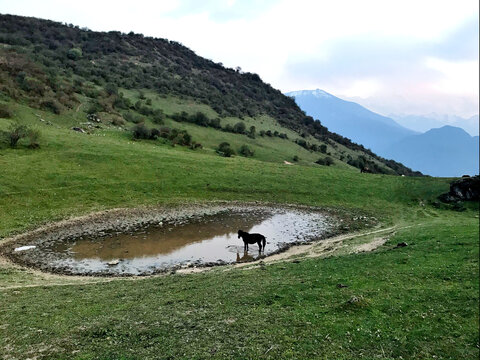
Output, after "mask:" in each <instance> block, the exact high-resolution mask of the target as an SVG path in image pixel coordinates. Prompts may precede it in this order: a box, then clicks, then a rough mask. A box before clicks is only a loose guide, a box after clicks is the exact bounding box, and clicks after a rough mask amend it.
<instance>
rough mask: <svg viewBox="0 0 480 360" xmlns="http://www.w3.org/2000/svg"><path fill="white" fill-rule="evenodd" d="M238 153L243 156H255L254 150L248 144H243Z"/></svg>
mask: <svg viewBox="0 0 480 360" xmlns="http://www.w3.org/2000/svg"><path fill="white" fill-rule="evenodd" d="M238 153H239V154H240V155H242V156H245V157H249V156H253V154H254V151H253V150H252V149H250V147H249V146H248V145H242V146H241V147H240V149H239V150H238Z"/></svg>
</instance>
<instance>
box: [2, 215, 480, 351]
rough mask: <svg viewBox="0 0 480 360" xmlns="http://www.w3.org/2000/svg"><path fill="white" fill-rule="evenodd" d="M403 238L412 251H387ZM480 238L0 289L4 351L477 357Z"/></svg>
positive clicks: (442, 226) (438, 229)
mask: <svg viewBox="0 0 480 360" xmlns="http://www.w3.org/2000/svg"><path fill="white" fill-rule="evenodd" d="M400 241H406V242H408V243H409V244H410V245H409V246H408V247H406V248H401V249H394V248H393V246H394V245H395V244H396V243H397V242H400ZM477 241H478V220H477V219H475V218H474V217H473V216H472V213H470V214H469V216H465V215H464V216H445V217H443V216H442V217H441V218H438V219H435V220H433V221H428V222H427V223H425V224H423V225H420V226H416V227H414V228H408V229H404V230H400V231H398V233H397V235H396V236H395V237H394V238H392V239H391V240H390V241H389V242H388V243H387V244H386V245H385V246H384V247H382V248H381V249H380V250H378V251H377V252H374V253H369V254H358V255H348V256H341V257H331V258H327V259H309V260H302V261H301V262H300V263H298V264H297V263H278V264H274V265H268V266H265V267H259V268H255V269H251V270H243V271H242V270H235V271H227V272H223V271H214V272H210V273H205V274H197V275H173V276H167V277H160V278H152V279H144V280H138V281H129V280H119V281H113V282H110V283H103V284H91V285H84V284H80V285H77V286H54V287H36V288H23V289H17V290H10V291H2V292H0V296H1V302H2V304H3V306H2V309H1V310H0V323H1V324H4V327H3V328H2V330H4V333H5V336H3V337H2V338H1V339H0V348H3V349H4V351H5V353H4V354H5V355H6V356H9V355H16V356H18V357H19V358H26V357H29V356H33V354H36V355H38V356H40V358H72V359H119V358H125V359H168V358H184V359H192V358H195V359H201V358H204V359H207V358H218V359H223V358H238V359H258V358H265V359H278V358H295V359H306V358H325V359H358V358H365V359H373V358H380V359H394V358H396V359H399V358H404V359H407V358H409V359H432V358H437V359H475V358H477V357H478V326H479V324H478V315H479V314H478V243H477ZM338 283H342V284H347V285H348V288H343V289H339V288H337V287H336V285H337V284H338ZM353 296H355V297H357V298H358V299H360V301H359V302H357V303H353V304H351V303H349V300H350V299H351V298H352V297H353ZM7 345H8V346H7Z"/></svg>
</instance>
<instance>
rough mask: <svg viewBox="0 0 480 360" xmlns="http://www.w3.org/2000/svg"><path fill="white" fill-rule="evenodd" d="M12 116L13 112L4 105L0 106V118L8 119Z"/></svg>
mask: <svg viewBox="0 0 480 360" xmlns="http://www.w3.org/2000/svg"><path fill="white" fill-rule="evenodd" d="M12 116H13V111H12V110H11V109H10V108H9V107H8V106H7V105H5V104H0V118H4V119H10V118H11V117H12Z"/></svg>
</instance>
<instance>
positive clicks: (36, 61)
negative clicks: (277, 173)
mask: <svg viewBox="0 0 480 360" xmlns="http://www.w3.org/2000/svg"><path fill="white" fill-rule="evenodd" d="M0 45H1V47H0V59H1V61H0V101H2V100H3V101H4V102H9V101H14V102H20V103H26V104H28V105H29V106H31V107H34V108H38V109H43V110H46V111H50V112H52V113H55V114H68V113H69V111H70V112H71V111H78V110H79V109H80V111H83V112H85V113H86V114H92V113H94V114H98V113H100V114H102V116H101V117H100V118H101V119H102V117H103V118H105V119H109V121H114V120H115V121H114V122H115V123H117V124H118V123H121V121H125V120H126V121H127V122H137V123H138V122H142V121H150V120H152V121H154V122H155V121H156V122H157V123H159V122H162V121H164V120H163V117H162V116H161V115H162V112H163V111H164V110H165V108H164V107H157V108H155V103H154V100H155V99H156V98H158V99H159V101H160V102H161V98H171V97H173V98H175V99H176V100H178V101H180V102H182V101H183V102H184V103H191V102H192V101H193V102H194V103H196V104H197V105H206V106H208V109H211V116H212V117H217V116H218V117H219V118H220V119H222V121H223V119H228V118H235V119H237V120H241V119H248V121H250V122H253V123H255V125H254V126H256V127H259V124H258V121H259V118H261V117H262V116H268V117H269V118H270V119H272V121H273V123H274V124H277V125H278V126H280V127H282V128H284V129H289V130H290V131H293V132H294V133H295V134H296V135H295V138H291V137H290V140H291V141H293V142H295V143H296V144H297V145H299V146H298V147H299V148H300V147H302V148H304V149H306V150H307V151H309V152H313V153H318V154H317V155H316V157H317V158H321V159H322V161H323V162H325V156H326V155H329V156H332V157H333V158H335V159H336V162H337V163H339V162H342V163H347V162H350V165H353V166H356V167H361V166H366V165H368V167H369V168H370V169H371V170H372V171H374V172H380V173H388V174H405V175H420V174H419V173H417V172H413V171H412V170H411V169H408V168H406V167H404V166H403V165H402V164H399V163H396V162H394V161H387V160H385V159H383V158H381V157H379V156H377V155H375V154H374V153H373V152H371V151H369V150H367V149H364V148H363V146H361V145H357V144H355V143H353V142H351V141H350V140H349V139H346V138H344V137H342V136H340V135H338V134H335V133H332V132H330V131H328V129H327V128H326V127H324V126H323V125H322V124H321V123H320V122H319V121H315V120H314V119H313V118H312V117H310V116H307V115H305V113H304V112H302V111H301V110H300V109H299V107H298V106H297V105H296V104H295V102H294V101H293V100H292V99H291V98H289V97H287V96H284V95H283V94H281V92H280V91H278V90H276V89H274V88H272V87H271V86H270V85H268V84H265V83H264V82H262V81H261V79H260V77H259V76H258V75H256V74H252V73H242V72H241V71H239V70H234V69H228V68H224V67H223V66H222V65H221V64H217V63H214V62H213V61H210V60H207V59H204V58H201V57H199V56H197V55H195V53H194V52H193V51H191V50H190V49H188V48H186V47H185V46H183V45H181V44H179V43H177V42H174V41H169V40H166V39H154V38H149V37H144V36H143V35H140V34H133V33H130V34H122V33H120V32H115V31H111V32H108V33H104V32H94V31H90V30H88V29H80V28H79V27H78V26H73V25H62V24H60V23H56V22H52V21H47V20H40V19H35V18H26V17H19V16H10V15H0ZM133 90H137V91H142V92H144V91H146V92H150V93H151V94H153V95H154V96H152V97H149V99H146V97H145V96H144V95H143V93H139V96H138V98H136V99H132V97H131V96H130V97H129V96H128V92H129V91H133ZM152 98H153V100H152ZM132 100H134V102H133V101H132ZM167 107H168V104H167ZM187 113H188V111H187ZM167 115H168V114H167ZM171 115H174V114H169V116H167V120H168V119H173V118H172V117H171ZM161 118H162V119H161ZM160 119H161V120H160ZM175 119H176V120H178V119H180V117H178V116H177V117H175ZM175 119H174V121H176V120H175ZM224 122H228V121H224ZM253 123H252V124H253ZM260 123H261V121H260ZM127 125H128V124H127ZM131 126H133V124H131ZM223 126H226V125H223ZM250 126H252V125H250ZM219 129H220V128H218V126H217V127H216V128H215V130H219ZM281 132H283V133H285V131H279V133H281ZM211 134H212V133H211ZM267 136H268V135H267ZM217 137H218V136H217ZM322 144H323V145H326V146H327V148H328V150H327V151H324V152H320V151H318V150H319V149H320V145H322ZM332 149H334V150H335V151H332ZM328 153H330V154H328ZM322 154H325V155H322ZM285 160H291V159H285ZM345 166H347V165H345Z"/></svg>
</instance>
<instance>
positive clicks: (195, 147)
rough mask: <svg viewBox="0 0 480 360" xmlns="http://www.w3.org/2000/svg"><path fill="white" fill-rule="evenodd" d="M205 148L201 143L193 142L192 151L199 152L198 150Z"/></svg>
mask: <svg viewBox="0 0 480 360" xmlns="http://www.w3.org/2000/svg"><path fill="white" fill-rule="evenodd" d="M201 148H203V146H202V144H200V143H197V142H195V141H194V142H192V144H191V145H190V149H192V150H197V149H201Z"/></svg>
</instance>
